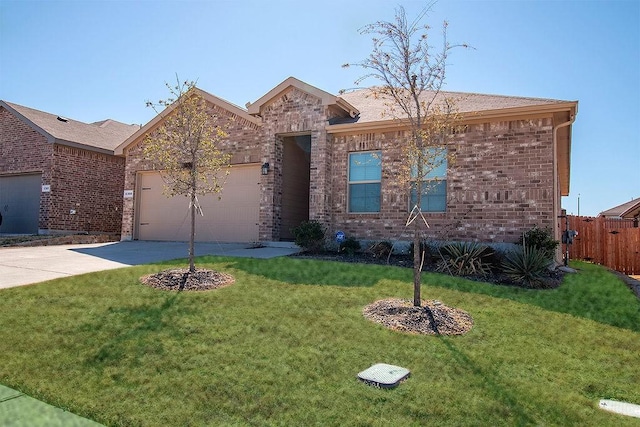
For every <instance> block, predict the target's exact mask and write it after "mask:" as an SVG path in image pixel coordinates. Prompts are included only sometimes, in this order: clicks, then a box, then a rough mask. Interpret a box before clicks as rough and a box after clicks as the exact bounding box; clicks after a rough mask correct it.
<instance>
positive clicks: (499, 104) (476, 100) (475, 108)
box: [340, 88, 568, 123]
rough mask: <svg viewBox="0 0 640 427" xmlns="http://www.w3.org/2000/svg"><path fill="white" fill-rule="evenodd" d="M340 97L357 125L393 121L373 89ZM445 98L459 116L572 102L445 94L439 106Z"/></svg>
mask: <svg viewBox="0 0 640 427" xmlns="http://www.w3.org/2000/svg"><path fill="white" fill-rule="evenodd" d="M340 97H341V98H343V99H344V100H345V101H347V102H348V103H349V104H351V105H353V106H354V107H356V108H357V109H358V110H359V111H360V116H359V117H358V118H357V120H354V121H352V122H354V123H367V122H375V121H380V120H390V119H392V118H393V117H391V116H389V114H388V113H387V111H388V109H389V106H388V105H389V102H388V101H387V100H385V99H381V98H379V97H374V96H373V92H372V90H371V89H369V88H367V89H359V90H356V91H353V92H346V93H344V94H342V95H340ZM431 98H433V92H424V93H423V99H425V100H427V99H431ZM445 98H452V99H453V100H454V102H455V106H456V108H457V109H458V112H459V113H471V112H482V111H490V110H503V109H508V108H517V107H532V106H541V105H554V104H563V103H566V102H568V101H561V100H557V99H544V98H527V97H516V96H504V95H485V94H479V93H463V92H446V91H441V92H439V93H438V94H437V95H436V98H435V103H438V101H442V100H444V99H445Z"/></svg>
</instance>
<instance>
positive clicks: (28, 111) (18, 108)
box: [0, 101, 140, 152]
mask: <svg viewBox="0 0 640 427" xmlns="http://www.w3.org/2000/svg"><path fill="white" fill-rule="evenodd" d="M0 106H3V107H8V108H7V109H8V110H13V112H14V113H18V115H20V116H22V119H23V120H25V121H27V122H28V123H27V124H30V125H31V126H32V127H35V128H36V129H37V130H38V129H39V130H40V131H41V132H43V133H45V134H47V135H49V137H50V138H49V139H50V140H51V139H53V140H55V142H56V143H59V144H65V145H82V146H86V147H87V148H89V149H91V148H95V149H99V150H101V151H109V152H113V150H114V149H115V148H116V147H117V146H118V145H119V144H120V143H121V142H122V141H124V140H125V139H127V138H128V137H129V136H131V135H132V134H133V133H135V132H136V131H137V130H138V129H139V128H140V127H139V126H138V125H128V124H125V123H121V122H118V121H115V120H111V119H106V120H102V121H99V122H95V123H83V122H79V121H77V120H73V119H70V118H67V117H64V116H59V115H56V114H51V113H46V112H44V111H39V110H35V109H33V108H29V107H24V106H22V105H18V104H14V103H12V102H7V101H0Z"/></svg>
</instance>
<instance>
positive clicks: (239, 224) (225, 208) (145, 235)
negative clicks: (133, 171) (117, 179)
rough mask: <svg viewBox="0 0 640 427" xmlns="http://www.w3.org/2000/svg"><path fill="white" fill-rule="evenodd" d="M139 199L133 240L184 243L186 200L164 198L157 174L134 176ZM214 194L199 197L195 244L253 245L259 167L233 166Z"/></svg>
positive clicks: (187, 220)
mask: <svg viewBox="0 0 640 427" xmlns="http://www.w3.org/2000/svg"><path fill="white" fill-rule="evenodd" d="M138 178H139V180H140V186H139V187H138V188H139V190H138V194H139V196H140V200H139V204H138V209H139V211H138V212H139V215H138V227H137V238H138V239H140V240H169V241H187V240H189V232H190V227H191V222H190V216H189V199H188V198H187V197H185V196H175V197H171V198H167V197H166V196H165V195H164V194H163V188H164V181H163V180H162V177H161V176H160V174H159V173H158V172H150V173H141V174H140V175H139V176H138ZM218 196H219V195H218V194H208V195H206V196H199V197H198V199H199V201H200V204H201V206H202V211H203V214H204V216H200V215H197V216H196V241H199V242H216V241H218V242H254V241H257V240H258V220H259V212H260V165H249V166H233V167H232V168H231V170H230V174H229V176H227V179H226V182H225V184H224V187H223V190H222V193H221V194H220V196H222V198H221V199H220V200H218Z"/></svg>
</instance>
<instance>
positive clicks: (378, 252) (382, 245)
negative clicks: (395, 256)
mask: <svg viewBox="0 0 640 427" xmlns="http://www.w3.org/2000/svg"><path fill="white" fill-rule="evenodd" d="M368 250H369V252H371V254H373V256H374V258H380V259H383V258H388V257H389V254H390V253H391V251H392V250H393V245H392V244H391V243H390V242H386V241H382V242H375V243H374V244H372V245H371V246H369V249H368Z"/></svg>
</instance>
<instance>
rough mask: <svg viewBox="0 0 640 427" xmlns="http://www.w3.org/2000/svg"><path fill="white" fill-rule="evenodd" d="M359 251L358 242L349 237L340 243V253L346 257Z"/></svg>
mask: <svg viewBox="0 0 640 427" xmlns="http://www.w3.org/2000/svg"><path fill="white" fill-rule="evenodd" d="M359 250H360V242H359V241H357V240H356V239H354V238H353V237H349V238H348V239H346V240H345V241H344V242H341V243H340V252H344V253H346V254H347V255H353V254H355V253H356V252H358V251H359Z"/></svg>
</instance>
